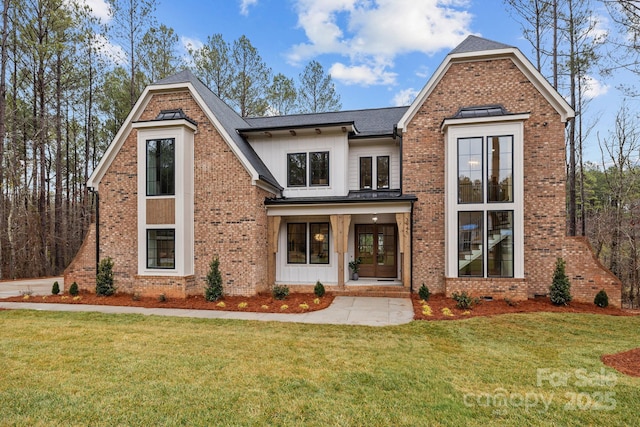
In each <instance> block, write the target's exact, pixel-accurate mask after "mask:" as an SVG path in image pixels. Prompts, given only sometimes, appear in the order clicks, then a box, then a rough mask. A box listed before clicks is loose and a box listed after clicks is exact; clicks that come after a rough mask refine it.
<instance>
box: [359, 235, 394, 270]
mask: <svg viewBox="0 0 640 427" xmlns="http://www.w3.org/2000/svg"><path fill="white" fill-rule="evenodd" d="M397 240H398V239H397V233H396V226H395V224H356V258H358V257H360V259H361V260H362V263H361V264H360V272H359V273H358V274H359V275H360V276H361V277H396V276H397V274H398V273H397V272H398V269H397V267H396V241H397Z"/></svg>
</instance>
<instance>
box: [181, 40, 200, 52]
mask: <svg viewBox="0 0 640 427" xmlns="http://www.w3.org/2000/svg"><path fill="white" fill-rule="evenodd" d="M180 43H182V46H183V47H184V49H185V50H186V51H187V52H188V51H189V49H194V50H197V49H201V48H202V46H204V43H202V41H200V40H198V39H192V38H191V37H187V36H182V37H180Z"/></svg>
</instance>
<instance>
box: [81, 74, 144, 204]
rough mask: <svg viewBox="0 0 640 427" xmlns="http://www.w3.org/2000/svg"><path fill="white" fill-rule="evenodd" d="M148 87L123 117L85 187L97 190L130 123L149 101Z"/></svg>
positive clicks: (125, 135)
mask: <svg viewBox="0 0 640 427" xmlns="http://www.w3.org/2000/svg"><path fill="white" fill-rule="evenodd" d="M150 88H151V87H150V86H147V87H146V88H145V90H144V91H143V92H142V95H141V96H140V98H138V101H137V102H136V104H135V105H134V106H133V108H132V109H131V111H130V112H129V115H128V116H127V118H126V119H125V121H124V123H123V124H122V126H120V129H119V130H118V133H116V136H115V137H114V138H113V141H111V144H109V147H107V151H105V153H104V155H103V156H102V158H101V159H100V162H98V165H97V166H96V168H95V169H94V170H93V172H92V173H91V176H89V180H88V181H87V184H86V185H87V187H89V188H93V189H95V190H96V191H97V190H98V187H99V185H100V181H101V180H102V177H103V176H104V174H105V173H107V169H109V166H110V165H111V163H112V162H113V160H114V159H115V157H116V155H117V154H118V152H119V151H120V148H121V147H122V144H124V141H125V140H126V139H127V136H128V135H129V133H130V132H131V129H132V126H131V124H132V123H133V122H134V121H135V120H137V119H138V117H140V115H141V114H142V111H144V107H145V106H146V105H147V103H148V102H149V99H150V97H149V92H150Z"/></svg>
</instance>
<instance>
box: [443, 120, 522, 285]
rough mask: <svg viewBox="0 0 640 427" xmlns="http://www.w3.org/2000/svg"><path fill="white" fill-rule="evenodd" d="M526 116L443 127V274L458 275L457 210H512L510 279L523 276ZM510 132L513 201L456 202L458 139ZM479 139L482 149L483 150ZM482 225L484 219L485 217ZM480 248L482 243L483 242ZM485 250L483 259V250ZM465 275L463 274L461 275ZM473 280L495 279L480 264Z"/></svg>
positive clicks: (448, 276)
mask: <svg viewBox="0 0 640 427" xmlns="http://www.w3.org/2000/svg"><path fill="white" fill-rule="evenodd" d="M526 118H527V117H526V116H522V115H520V116H514V117H513V118H512V117H504V116H502V117H501V119H502V121H500V122H492V123H482V124H479V123H475V124H468V123H464V124H456V125H453V124H449V125H448V126H446V128H445V159H446V162H445V188H444V190H445V200H446V203H445V219H444V223H445V224H444V225H445V253H446V256H445V277H447V278H458V277H460V276H459V275H458V266H459V263H458V256H459V254H458V235H457V233H458V221H457V218H458V214H457V212H458V211H478V210H481V211H483V212H485V217H486V212H487V211H513V276H512V277H511V278H512V279H524V278H525V259H524V233H525V230H524V144H525V140H524V135H525V134H524V120H526ZM495 135H512V136H513V153H512V156H513V160H512V168H513V201H501V202H493V203H487V202H486V201H485V200H483V202H482V203H459V202H458V191H457V186H458V175H459V173H458V143H457V141H458V139H459V138H470V137H483V138H484V140H486V138H487V137H489V136H495ZM486 145H487V144H486V143H483V146H485V147H484V148H483V153H484V152H485V150H486ZM482 173H483V179H486V167H484V168H483V170H482ZM485 227H486V221H485ZM483 248H484V246H483ZM484 250H485V263H486V254H487V253H488V251H487V250H486V248H485V249H484ZM462 277H465V276H462ZM474 279H476V280H486V279H496V277H495V276H491V277H488V276H487V268H486V266H485V267H484V276H483V278H480V277H477V278H474Z"/></svg>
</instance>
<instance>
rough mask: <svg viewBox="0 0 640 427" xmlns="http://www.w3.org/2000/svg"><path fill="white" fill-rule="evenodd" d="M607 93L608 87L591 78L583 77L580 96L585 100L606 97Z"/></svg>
mask: <svg viewBox="0 0 640 427" xmlns="http://www.w3.org/2000/svg"><path fill="white" fill-rule="evenodd" d="M607 92H609V86H608V85H604V84H602V82H600V81H598V80H596V79H595V78H593V77H592V76H585V77H584V79H583V82H582V94H583V96H584V97H585V98H586V99H593V98H597V97H599V96H602V95H606V94H607Z"/></svg>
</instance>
